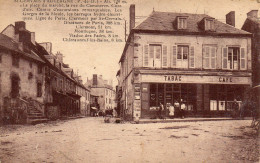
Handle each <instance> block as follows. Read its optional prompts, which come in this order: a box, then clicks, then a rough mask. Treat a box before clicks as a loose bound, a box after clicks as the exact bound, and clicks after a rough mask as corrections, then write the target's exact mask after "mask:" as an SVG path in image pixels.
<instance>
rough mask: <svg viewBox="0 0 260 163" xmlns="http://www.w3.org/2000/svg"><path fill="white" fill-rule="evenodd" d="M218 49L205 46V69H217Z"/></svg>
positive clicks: (203, 51)
mask: <svg viewBox="0 0 260 163" xmlns="http://www.w3.org/2000/svg"><path fill="white" fill-rule="evenodd" d="M216 49H217V48H216V47H213V46H204V47H203V49H202V53H203V54H202V55H203V68H205V69H215V68H216Z"/></svg>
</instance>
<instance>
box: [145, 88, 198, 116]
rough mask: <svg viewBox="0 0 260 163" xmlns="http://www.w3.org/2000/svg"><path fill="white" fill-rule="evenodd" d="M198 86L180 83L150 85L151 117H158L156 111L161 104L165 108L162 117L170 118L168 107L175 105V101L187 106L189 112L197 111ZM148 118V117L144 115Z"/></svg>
mask: <svg viewBox="0 0 260 163" xmlns="http://www.w3.org/2000/svg"><path fill="white" fill-rule="evenodd" d="M196 91H197V89H196V84H179V83H169V84H168V83H167V84H162V83H152V84H150V91H149V92H150V98H149V108H148V109H147V110H149V112H145V114H150V116H152V115H153V116H154V115H156V109H157V108H158V107H159V105H160V103H162V104H163V106H164V108H165V109H164V111H163V112H162V116H166V117H168V116H169V111H168V110H167V109H166V105H173V104H174V102H175V101H178V102H179V103H180V102H181V100H182V102H183V103H185V104H186V110H187V111H195V110H196V107H195V106H196ZM144 116H147V115H144Z"/></svg>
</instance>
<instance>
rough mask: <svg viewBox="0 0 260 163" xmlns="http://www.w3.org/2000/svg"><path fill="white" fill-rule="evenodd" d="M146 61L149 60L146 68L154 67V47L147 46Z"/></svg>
mask: <svg viewBox="0 0 260 163" xmlns="http://www.w3.org/2000/svg"><path fill="white" fill-rule="evenodd" d="M148 60H149V61H148V62H149V63H148V66H149V67H153V66H154V46H149V59H148Z"/></svg>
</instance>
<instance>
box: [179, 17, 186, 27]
mask: <svg viewBox="0 0 260 163" xmlns="http://www.w3.org/2000/svg"><path fill="white" fill-rule="evenodd" d="M178 29H187V17H178Z"/></svg>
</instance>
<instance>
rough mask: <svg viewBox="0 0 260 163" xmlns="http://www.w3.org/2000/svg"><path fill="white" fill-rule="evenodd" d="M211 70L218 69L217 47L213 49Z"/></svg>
mask: <svg viewBox="0 0 260 163" xmlns="http://www.w3.org/2000/svg"><path fill="white" fill-rule="evenodd" d="M210 62H211V68H213V69H215V68H216V47H212V48H211V56H210Z"/></svg>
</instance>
